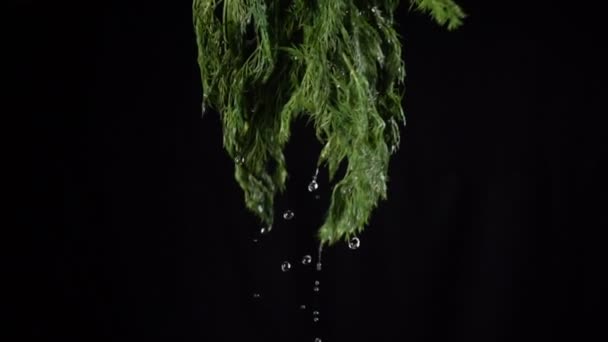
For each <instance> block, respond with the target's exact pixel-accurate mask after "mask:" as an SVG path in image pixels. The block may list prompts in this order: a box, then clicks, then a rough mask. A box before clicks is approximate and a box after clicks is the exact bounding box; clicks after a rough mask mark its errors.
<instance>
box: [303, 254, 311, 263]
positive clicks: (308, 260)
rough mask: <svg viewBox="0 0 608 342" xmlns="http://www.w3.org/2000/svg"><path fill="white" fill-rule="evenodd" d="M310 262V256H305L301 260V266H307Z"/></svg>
mask: <svg viewBox="0 0 608 342" xmlns="http://www.w3.org/2000/svg"><path fill="white" fill-rule="evenodd" d="M311 262H312V257H311V256H310V255H305V256H304V257H303V258H302V264H303V265H308V264H310V263H311Z"/></svg>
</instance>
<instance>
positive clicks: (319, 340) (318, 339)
mask: <svg viewBox="0 0 608 342" xmlns="http://www.w3.org/2000/svg"><path fill="white" fill-rule="evenodd" d="M315 342H323V341H322V340H321V339H320V338H318V337H315Z"/></svg>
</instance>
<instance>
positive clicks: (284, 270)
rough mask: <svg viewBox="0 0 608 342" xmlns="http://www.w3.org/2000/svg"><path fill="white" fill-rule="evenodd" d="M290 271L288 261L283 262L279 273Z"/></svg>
mask: <svg viewBox="0 0 608 342" xmlns="http://www.w3.org/2000/svg"><path fill="white" fill-rule="evenodd" d="M290 269H291V264H290V263H289V261H283V263H282V264H281V271H283V272H287V271H289V270H290Z"/></svg>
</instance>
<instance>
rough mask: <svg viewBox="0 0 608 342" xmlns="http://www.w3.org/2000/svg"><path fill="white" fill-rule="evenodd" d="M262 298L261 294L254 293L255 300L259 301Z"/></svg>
mask: <svg viewBox="0 0 608 342" xmlns="http://www.w3.org/2000/svg"><path fill="white" fill-rule="evenodd" d="M260 297H261V296H260V294H259V293H254V294H253V298H255V299H258V298H260Z"/></svg>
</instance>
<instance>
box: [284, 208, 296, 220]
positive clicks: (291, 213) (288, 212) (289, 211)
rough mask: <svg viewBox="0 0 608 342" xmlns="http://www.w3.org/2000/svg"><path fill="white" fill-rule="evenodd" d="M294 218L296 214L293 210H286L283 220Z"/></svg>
mask: <svg viewBox="0 0 608 342" xmlns="http://www.w3.org/2000/svg"><path fill="white" fill-rule="evenodd" d="M293 216H294V213H293V211H291V210H286V211H285V212H284V213H283V218H284V219H285V220H291V219H292V218H293Z"/></svg>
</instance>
